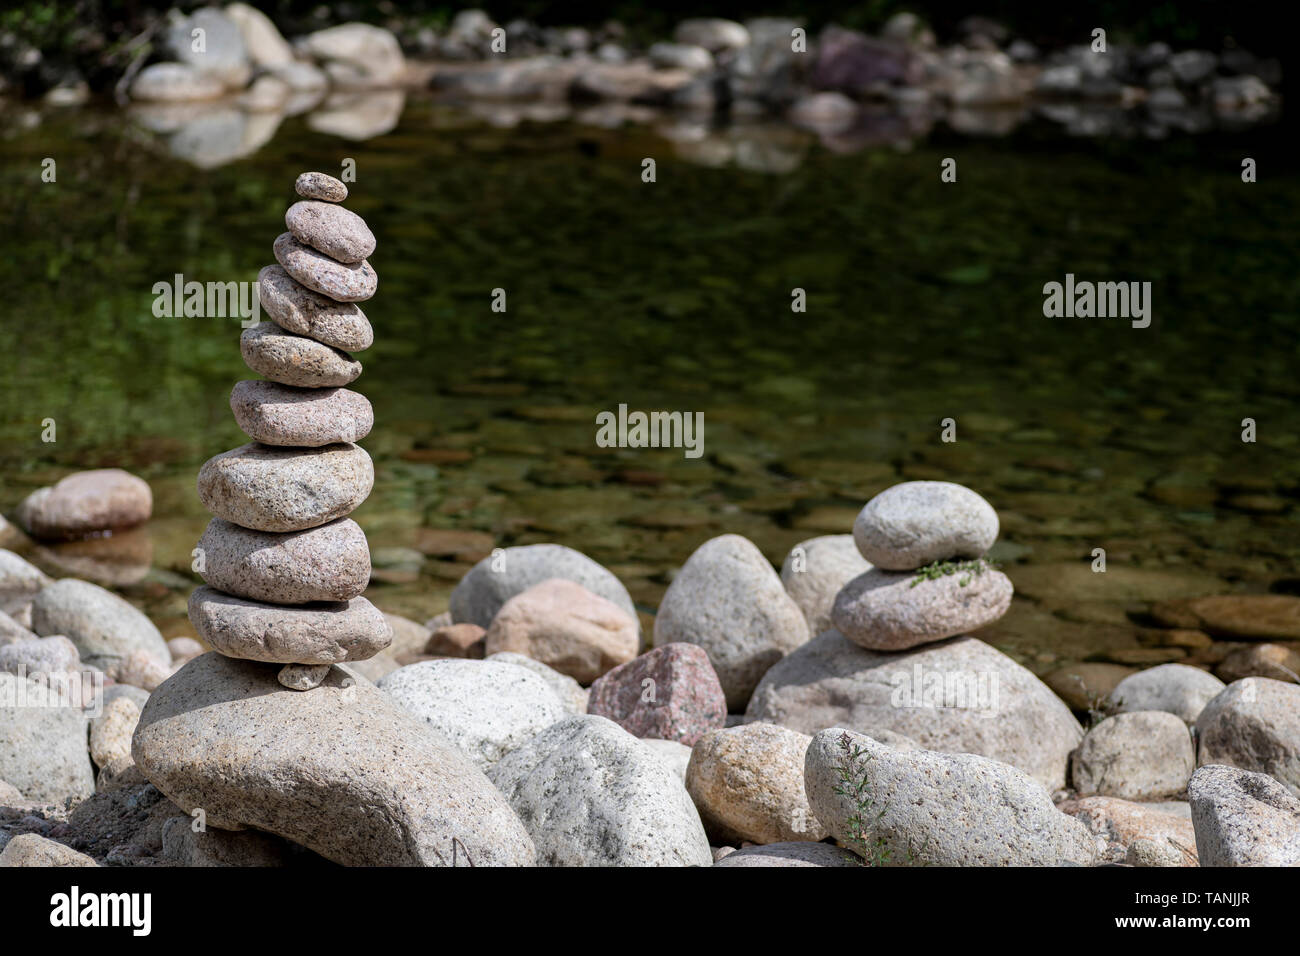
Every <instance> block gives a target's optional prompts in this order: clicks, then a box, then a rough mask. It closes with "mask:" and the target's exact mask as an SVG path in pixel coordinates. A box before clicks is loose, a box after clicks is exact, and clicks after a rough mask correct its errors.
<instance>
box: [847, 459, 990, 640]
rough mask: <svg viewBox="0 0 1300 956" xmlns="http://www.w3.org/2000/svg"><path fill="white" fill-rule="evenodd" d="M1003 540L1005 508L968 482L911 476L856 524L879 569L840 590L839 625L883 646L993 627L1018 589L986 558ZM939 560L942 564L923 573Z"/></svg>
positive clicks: (870, 505) (857, 537)
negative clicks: (1002, 513) (1000, 518)
mask: <svg viewBox="0 0 1300 956" xmlns="http://www.w3.org/2000/svg"><path fill="white" fill-rule="evenodd" d="M997 537H998V516H997V512H995V511H994V510H993V506H992V505H990V504H989V503H988V502H987V501H985V500H984V499H983V498H982V497H980V496H979V495H978V494H976V493H975V492H973V491H971V490H970V489H969V488H966V487H964V486H963V485H958V484H954V483H952V482H949V481H907V482H904V483H902V484H900V485H894V486H893V487H892V488H887V489H886V490H884V491H882V492H881V493H880V494H878V495H876V497H874V498H872V499H871V500H870V501H869V502H867V504H866V506H865V507H864V508H863V509H862V511H861V512H860V513H859V514H858V517H857V520H856V521H854V522H853V541H854V543H855V544H856V545H857V547H858V551H859V552H861V554H862V556H863V557H864V558H866V559H867V560H868V561H869V562H871V564H872V568H871V570H869V571H866V572H864V573H863V574H860V575H858V576H857V577H855V578H853V579H852V580H850V581H849V582H848V583H847V584H846V585H844V587H843V588H841V589H840V592H839V593H838V594H837V595H836V596H835V604H834V606H833V607H832V609H831V621H832V623H833V624H834V625H835V628H836V629H837V630H838V631H839V632H840V633H841V634H843V635H844V636H845V637H847V638H848V639H849V640H850V641H853V642H854V643H855V644H858V645H859V646H861V647H865V648H868V649H869V650H876V651H902V650H906V649H908V648H910V647H916V646H918V645H921V644H929V643H931V642H933V641H941V640H944V639H945V638H949V637H955V636H956V635H958V634H967V633H969V632H971V631H973V630H975V629H976V628H980V627H984V626H985V625H988V624H992V623H993V622H994V621H996V620H997V619H998V618H1000V617H1001V616H1002V615H1003V614H1005V613H1006V612H1007V608H1009V607H1010V606H1011V595H1012V591H1013V589H1012V586H1011V581H1010V579H1009V578H1008V577H1007V576H1006V575H1005V574H1003V573H1002V572H1001V571H998V570H996V569H994V568H993V567H991V566H989V565H988V563H987V562H985V561H984V560H983V556H984V554H985V553H986V552H987V551H988V550H989V548H991V547H992V546H993V542H994V541H996V540H997ZM935 562H942V564H941V565H940V566H939V567H938V568H936V569H934V570H933V571H931V572H927V573H918V572H920V571H921V569H923V568H927V567H928V566H929V565H932V564H934V563H935ZM947 562H952V564H947Z"/></svg>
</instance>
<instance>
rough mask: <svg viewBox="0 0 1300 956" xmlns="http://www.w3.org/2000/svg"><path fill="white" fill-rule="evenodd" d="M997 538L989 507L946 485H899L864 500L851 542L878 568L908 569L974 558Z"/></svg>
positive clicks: (955, 486)
mask: <svg viewBox="0 0 1300 956" xmlns="http://www.w3.org/2000/svg"><path fill="white" fill-rule="evenodd" d="M997 537H998V515H997V512H996V511H994V510H993V506H992V505H990V504H989V503H988V502H987V501H985V500H984V499H983V498H981V497H980V496H979V495H977V494H976V493H975V492H973V491H971V490H970V489H969V488H967V487H965V486H964V485H958V484H955V483H953V482H951V481H905V482H903V483H902V484H899V485H894V486H893V487H892V488H886V489H885V490H884V491H882V492H881V493H880V494H878V495H876V497H874V498H872V499H871V500H870V501H868V502H867V504H866V506H865V507H864V508H863V509H862V511H861V512H860V513H859V514H858V517H857V520H856V521H854V522H853V540H854V542H855V543H856V544H857V546H858V551H859V552H860V553H861V554H862V556H863V557H864V558H866V559H867V560H868V561H870V562H871V563H872V564H874V565H875V566H876V567H878V568H885V569H886V570H890V571H910V570H913V569H915V568H920V567H924V566H925V565H927V564H930V563H931V562H934V561H942V560H946V559H948V558H978V557H980V556H981V555H983V554H984V552H986V551H988V549H989V548H991V547H993V542H994V541H996V540H997Z"/></svg>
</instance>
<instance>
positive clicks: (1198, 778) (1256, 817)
mask: <svg viewBox="0 0 1300 956" xmlns="http://www.w3.org/2000/svg"><path fill="white" fill-rule="evenodd" d="M1187 798H1188V800H1189V801H1191V804H1192V827H1193V828H1194V830H1195V832H1196V855H1197V857H1198V858H1199V859H1200V864H1201V866H1297V865H1300V800H1298V799H1296V797H1295V796H1294V795H1293V794H1292V793H1291V792H1290V791H1289V790H1287V788H1286V787H1284V786H1283V785H1282V784H1281V783H1279V782H1278V781H1276V780H1274V779H1273V778H1272V777H1270V776H1268V775H1267V774H1262V773H1254V772H1252V771H1249V770H1240V769H1238V768H1236V767H1228V766H1224V765H1222V764H1215V765H1212V766H1208V767H1201V768H1200V769H1199V770H1197V771H1196V773H1194V774H1192V779H1191V782H1190V783H1188V785H1187Z"/></svg>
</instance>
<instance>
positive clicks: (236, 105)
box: [130, 86, 406, 169]
mask: <svg viewBox="0 0 1300 956" xmlns="http://www.w3.org/2000/svg"><path fill="white" fill-rule="evenodd" d="M251 92H252V91H250V93H251ZM405 104H406V94H405V93H403V92H402V91H401V90H386V91H382V92H369V93H335V94H331V95H329V96H327V97H323V91H321V90H317V91H299V92H295V91H293V90H292V89H290V88H289V87H287V86H282V87H275V88H271V89H268V90H266V91H265V92H264V93H262V94H256V95H254V96H253V97H252V98H250V96H249V95H248V94H245V96H242V97H239V98H238V99H226V100H219V101H212V102H205V103H184V104H180V103H135V104H133V105H132V106H131V107H130V116H131V119H132V121H133V122H135V123H136V124H137V125H138V126H140V127H141V128H143V129H146V130H148V131H149V132H151V133H156V134H158V135H160V136H161V137H163V138H164V141H165V144H166V147H167V151H168V152H170V153H171V154H172V155H173V156H175V157H177V158H178V159H183V160H185V161H186V162H188V163H192V164H194V165H195V166H198V167H199V168H200V169H212V168H215V167H217V166H223V165H225V164H226V163H231V162H234V161H235V160H238V159H242V158H243V157H245V156H251V155H252V154H254V153H256V152H257V151H258V150H259V149H261V148H262V147H263V146H265V145H266V144H267V143H269V142H270V141H271V140H272V139H273V138H274V137H275V134H276V132H277V131H278V130H279V128H280V123H281V122H283V120H284V119H285V118H286V117H289V116H295V115H298V114H300V113H304V112H308V111H314V112H311V114H310V115H309V116H308V118H307V125H308V126H309V127H311V128H312V129H314V130H316V131H317V132H320V133H325V134H327V135H330V136H339V137H342V138H344V139H352V140H364V139H371V138H372V137H375V136H382V135H383V134H385V133H387V132H390V131H391V130H392V129H393V128H394V127H396V126H397V123H398V121H399V120H400V119H401V116H402V110H403V108H404V106H405Z"/></svg>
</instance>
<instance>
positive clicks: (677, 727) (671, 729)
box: [587, 643, 727, 746]
mask: <svg viewBox="0 0 1300 956" xmlns="http://www.w3.org/2000/svg"><path fill="white" fill-rule="evenodd" d="M647 680H650V681H653V682H654V683H653V684H645V683H643V682H644V681H647ZM643 698H644V699H643ZM587 713H589V714H597V715H599V716H601V717H608V718H609V719H610V720H612V721H614V723H616V724H618V725H619V726H620V727H622V728H623V729H624V730H626V731H627V732H628V733H630V734H632V735H633V736H635V737H653V738H656V739H658V740H676V741H679V742H680V743H684V744H686V745H687V746H694V744H695V742H696V741H697V740H699V739H700V738H701V737H703V736H704V735H705V734H706V733H708V732H709V731H710V730H716V729H718V728H719V727H723V726H725V725H726V722H727V698H726V695H725V694H723V692H722V684H721V682H719V680H718V675H717V672H716V671H714V669H713V665H712V664H710V663H709V655H708V654H707V653H705V651H704V648H702V647H700V646H699V645H698V644H687V643H674V644H665V645H664V646H663V647H656V648H655V649H654V650H652V651H647V652H646V653H645V654H642V655H641V656H640V657H638V658H636V659H635V660H631V661H628V662H627V663H626V664H622V665H620V666H618V667H615V668H614V669H613V670H612V671H609V672H608V673H607V674H605V675H604V676H603V677H601V678H600V679H599V680H597V681H596V682H595V683H594V684H592V685H591V696H590V697H589V698H588V700H587Z"/></svg>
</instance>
